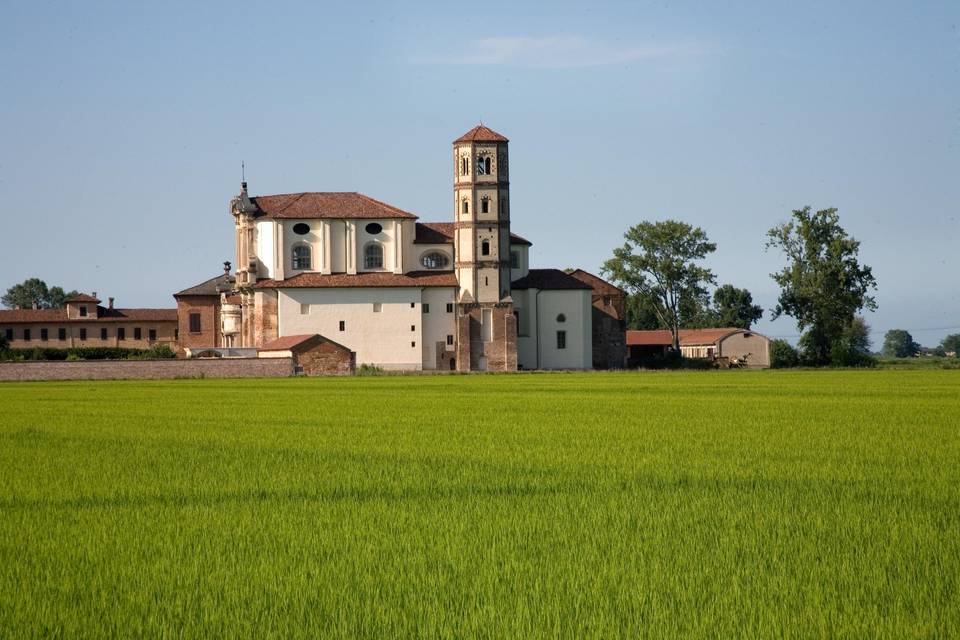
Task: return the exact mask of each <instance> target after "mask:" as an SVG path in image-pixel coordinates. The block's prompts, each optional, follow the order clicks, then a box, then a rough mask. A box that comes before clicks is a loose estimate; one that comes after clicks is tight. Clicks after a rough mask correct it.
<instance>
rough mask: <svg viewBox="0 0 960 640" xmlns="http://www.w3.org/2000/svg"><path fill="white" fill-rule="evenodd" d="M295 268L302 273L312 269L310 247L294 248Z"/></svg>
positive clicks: (298, 246)
mask: <svg viewBox="0 0 960 640" xmlns="http://www.w3.org/2000/svg"><path fill="white" fill-rule="evenodd" d="M293 268H294V270H301V271H302V270H306V269H309V268H310V247H308V246H307V245H305V244H298V245H297V246H295V247H294V248H293Z"/></svg>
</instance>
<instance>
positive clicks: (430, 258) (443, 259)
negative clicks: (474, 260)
mask: <svg viewBox="0 0 960 640" xmlns="http://www.w3.org/2000/svg"><path fill="white" fill-rule="evenodd" d="M420 264H422V265H423V266H424V267H426V268H427V269H443V268H444V267H446V266H447V265H448V264H450V260H449V259H448V258H447V256H445V255H444V254H442V253H440V252H439V251H431V252H430V253H427V254H424V255H423V257H421V258H420Z"/></svg>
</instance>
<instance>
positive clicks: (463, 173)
mask: <svg viewBox="0 0 960 640" xmlns="http://www.w3.org/2000/svg"><path fill="white" fill-rule="evenodd" d="M508 142H509V141H508V140H507V138H506V137H504V136H502V135H500V134H499V133H497V132H496V131H493V130H492V129H489V128H488V127H485V126H483V125H482V124H481V125H479V126H476V127H474V128H473V129H471V130H470V131H468V132H467V133H465V134H464V135H462V136H460V137H459V138H457V139H456V140H454V141H453V206H454V213H453V219H454V235H453V242H454V245H453V246H454V256H455V260H456V262H455V264H454V268H455V270H456V275H457V282H458V283H459V285H460V300H459V304H458V313H457V349H456V351H457V370H459V371H516V370H517V321H516V316H515V315H514V313H513V299H512V298H511V297H510V178H509V172H508V171H509V169H508V161H509V158H508V152H507V143H508Z"/></svg>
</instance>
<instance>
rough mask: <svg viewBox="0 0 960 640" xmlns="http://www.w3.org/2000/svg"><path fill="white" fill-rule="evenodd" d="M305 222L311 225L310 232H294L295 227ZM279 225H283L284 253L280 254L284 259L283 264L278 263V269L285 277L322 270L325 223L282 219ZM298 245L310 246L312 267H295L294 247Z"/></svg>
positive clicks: (280, 257) (280, 258) (281, 258)
mask: <svg viewBox="0 0 960 640" xmlns="http://www.w3.org/2000/svg"><path fill="white" fill-rule="evenodd" d="M300 223H304V224H306V225H307V226H309V227H310V232H309V233H306V234H304V235H302V236H301V235H297V234H296V233H294V232H293V227H294V226H296V225H298V224H300ZM279 225H280V226H281V227H282V235H281V238H282V239H283V242H282V246H283V249H282V255H281V256H278V259H279V260H282V261H283V265H282V266H281V265H277V267H276V268H277V271H278V272H282V273H284V274H285V277H287V278H292V277H293V276H295V275H297V274H299V273H310V272H314V271H321V270H322V265H323V259H324V256H323V224H322V222H321V221H320V220H281V221H280V222H279ZM297 245H306V246H308V247H310V268H309V269H294V268H293V248H294V247H295V246H297Z"/></svg>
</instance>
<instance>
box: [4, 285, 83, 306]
mask: <svg viewBox="0 0 960 640" xmlns="http://www.w3.org/2000/svg"><path fill="white" fill-rule="evenodd" d="M77 293H78V292H77V291H70V292H69V293H67V292H64V290H63V288H61V287H50V288H48V287H47V283H46V282H44V281H43V280H41V279H40V278H28V279H27V280H24V281H23V282H21V283H20V284H15V285H13V286H12V287H10V288H9V289H7V293H6V294H4V296H3V297H2V298H0V302H3V305H4V306H5V307H7V308H8V309H30V308H32V307H33V305H34V304H36V305H37V307H38V308H40V309H62V308H63V307H64V306H66V303H67V299H68V298H70V297H72V296H75V295H77Z"/></svg>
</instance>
